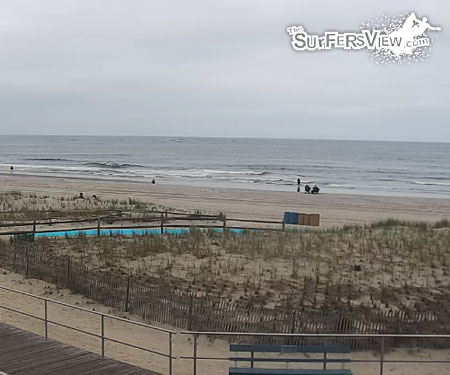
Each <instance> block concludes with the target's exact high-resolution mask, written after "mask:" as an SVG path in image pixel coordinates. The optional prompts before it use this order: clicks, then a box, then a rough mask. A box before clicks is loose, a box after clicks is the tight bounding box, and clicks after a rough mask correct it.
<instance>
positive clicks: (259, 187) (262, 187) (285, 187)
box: [0, 171, 450, 199]
mask: <svg viewBox="0 0 450 375" xmlns="http://www.w3.org/2000/svg"><path fill="white" fill-rule="evenodd" d="M7 176H17V177H23V178H27V177H35V178H54V179H70V180H87V181H99V182H118V183H130V184H148V185H150V184H151V181H152V179H151V178H148V179H144V178H130V177H126V178H125V177H118V176H116V177H113V176H109V177H102V176H98V175H79V176H78V175H74V174H67V175H66V174H63V173H61V174H54V175H51V174H48V173H42V174H37V173H20V172H17V171H14V173H11V172H0V177H7ZM156 180H157V184H158V185H162V186H179V187H183V186H184V187H187V188H206V189H231V190H246V191H247V190H248V191H264V192H278V193H293V192H295V193H297V191H296V190H297V184H296V183H294V182H292V184H256V183H255V184H253V185H251V186H249V185H250V184H249V183H245V182H241V183H238V182H233V181H228V182H225V183H220V182H217V181H216V182H215V181H210V182H206V181H207V180H201V181H195V180H192V181H189V182H186V181H170V180H165V179H163V178H159V179H158V178H157V177H156ZM161 181H162V182H161ZM304 185H305V183H302V189H304ZM319 187H321V190H322V193H321V194H327V195H328V194H333V195H352V196H353V195H355V196H367V197H392V198H423V199H425V198H426V199H450V195H446V194H443V193H433V194H431V193H426V194H420V193H414V192H410V193H407V192H405V191H399V192H392V191H391V192H390V193H387V192H386V191H375V190H370V189H369V190H363V189H356V188H348V189H345V188H339V187H338V188H336V187H333V186H331V187H330V186H328V185H326V184H325V185H322V186H319ZM302 192H304V191H302Z"/></svg>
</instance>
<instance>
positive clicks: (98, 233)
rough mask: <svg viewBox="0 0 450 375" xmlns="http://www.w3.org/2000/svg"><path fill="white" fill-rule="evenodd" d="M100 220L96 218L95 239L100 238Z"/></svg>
mask: <svg viewBox="0 0 450 375" xmlns="http://www.w3.org/2000/svg"><path fill="white" fill-rule="evenodd" d="M100 229H101V228H100V218H99V217H98V218H97V237H100V234H101V230H100Z"/></svg>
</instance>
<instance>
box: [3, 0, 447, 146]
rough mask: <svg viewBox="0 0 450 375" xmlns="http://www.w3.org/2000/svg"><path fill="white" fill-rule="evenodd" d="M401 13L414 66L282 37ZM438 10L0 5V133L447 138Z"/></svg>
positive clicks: (340, 5) (262, 4)
mask: <svg viewBox="0 0 450 375" xmlns="http://www.w3.org/2000/svg"><path fill="white" fill-rule="evenodd" d="M404 11H415V12H416V14H417V16H418V17H419V18H422V17H423V16H427V17H428V18H429V22H430V23H431V24H432V25H437V26H442V28H443V30H442V32H440V33H435V35H434V36H438V35H436V34H439V39H440V41H439V42H438V43H435V44H434V48H433V52H432V57H431V59H430V60H428V61H427V62H425V63H422V64H414V65H401V66H397V65H391V66H388V67H380V66H378V65H376V64H374V63H373V62H371V61H370V60H369V57H368V54H367V52H366V51H362V52H356V51H352V52H342V51H333V52H308V53H302V52H295V51H294V50H293V49H292V48H291V45H290V37H289V35H288V34H287V33H286V27H287V26H289V25H303V26H304V27H305V28H306V29H307V30H308V31H309V32H310V33H322V32H323V31H325V30H342V31H358V30H359V27H360V25H361V22H362V21H364V20H366V19H368V18H373V17H376V16H379V15H381V14H382V13H397V12H404ZM449 32H450V2H449V1H448V0H427V1H424V0H420V1H419V0H396V1H392V0H377V1H361V0H340V1H336V0H321V1H312V0H292V1H291V0H289V1H287V0H286V1H284V0H272V1H268V0H253V1H250V0H248V1H243V0H227V1H214V0H197V1H185V0H177V1H173V0H161V1H151V0H39V1H37V0H0V134H108V135H170V136H175V135H179V136H190V135H192V136H244V137H283V138H329V139H379V140H411V141H444V142H450V121H449V117H450V116H449V115H450V73H449V66H450V42H449V38H448V36H449Z"/></svg>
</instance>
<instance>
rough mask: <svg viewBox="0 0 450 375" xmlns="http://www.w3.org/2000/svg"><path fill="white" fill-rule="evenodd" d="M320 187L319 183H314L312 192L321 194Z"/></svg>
mask: <svg viewBox="0 0 450 375" xmlns="http://www.w3.org/2000/svg"><path fill="white" fill-rule="evenodd" d="M319 191H320V189H319V187H318V186H317V185H314V186H313V188H312V190H311V194H319Z"/></svg>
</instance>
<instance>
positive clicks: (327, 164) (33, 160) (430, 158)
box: [0, 136, 450, 198]
mask: <svg viewBox="0 0 450 375" xmlns="http://www.w3.org/2000/svg"><path fill="white" fill-rule="evenodd" d="M11 165H12V166H14V172H13V173H14V174H25V175H45V176H61V177H63V176H65V177H83V178H97V179H113V180H129V181H145V182H149V183H150V182H151V180H152V179H155V180H156V182H157V183H164V184H177V185H193V186H209V187H236V188H246V189H264V190H278V191H296V189H297V178H298V177H300V179H301V180H302V190H303V183H306V182H308V183H310V184H317V185H318V186H319V187H320V188H321V192H322V193H348V194H369V195H388V196H419V197H444V198H450V144H447V143H407V142H369V141H331V140H288V139H249V138H183V137H103V136H92V137H91V136H0V172H1V173H2V174H7V173H10V172H9V168H10V166H11ZM18 188H19V187H18Z"/></svg>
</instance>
